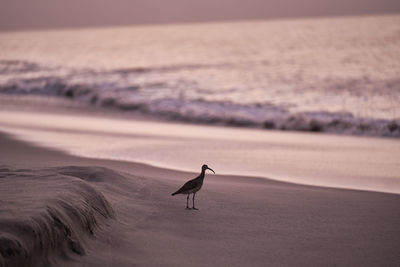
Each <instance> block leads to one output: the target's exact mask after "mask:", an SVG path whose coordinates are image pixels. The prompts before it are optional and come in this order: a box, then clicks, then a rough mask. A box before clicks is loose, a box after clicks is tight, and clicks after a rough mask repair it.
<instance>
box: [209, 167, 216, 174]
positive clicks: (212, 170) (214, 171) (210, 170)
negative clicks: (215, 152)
mask: <svg viewBox="0 0 400 267" xmlns="http://www.w3.org/2000/svg"><path fill="white" fill-rule="evenodd" d="M207 169H209V170H210V171H212V172H213V173H214V174H215V171H214V170H213V169H211V168H207Z"/></svg>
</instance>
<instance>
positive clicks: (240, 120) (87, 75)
mask: <svg viewBox="0 0 400 267" xmlns="http://www.w3.org/2000/svg"><path fill="white" fill-rule="evenodd" d="M227 68H228V69H229V68H235V66H233V65H232V66H229V65H227V64H218V65H174V66H163V67H154V68H131V69H114V70H94V69H92V70H90V69H80V70H77V69H72V70H71V69H60V68H53V69H51V68H45V67H41V66H39V65H38V64H36V63H33V62H26V61H15V60H14V61H4V60H3V61H0V74H1V75H0V76H2V79H1V80H0V93H1V94H15V95H42V96H54V97H62V98H67V99H71V100H74V101H80V102H83V103H86V104H88V105H93V106H97V107H100V108H108V109H114V110H119V111H124V112H127V111H128V112H136V113H141V114H147V115H153V116H157V117H160V118H163V119H167V120H176V121H184V122H192V123H206V124H219V125H230V126H239V127H258V128H266V129H275V130H289V131H310V132H327V133H337V134H352V135H368V136H387V137H400V119H399V118H396V117H392V118H390V119H388V118H382V117H370V116H363V115H359V114H358V115H354V112H352V111H350V110H346V109H343V110H340V111H330V110H320V109H315V108H314V109H312V108H311V111H310V107H305V106H303V107H300V106H298V105H297V104H295V103H296V102H293V101H292V102H290V101H289V102H281V103H280V102H277V101H272V100H271V101H268V100H265V99H264V100H263V101H259V98H258V96H257V95H259V94H260V92H258V91H254V92H253V93H254V96H252V95H251V94H252V92H251V90H249V92H248V94H247V95H246V94H245V92H243V90H239V89H229V90H228V89H226V88H224V89H217V88H209V89H207V88H204V87H201V86H199V84H198V82H197V81H196V80H190V79H183V78H182V76H183V75H182V73H185V72H187V71H189V72H194V73H195V72H196V71H203V70H208V71H209V70H210V69H212V70H213V71H217V72H223V71H224V69H227ZM290 83H293V84H294V83H295V81H291V82H290ZM372 83H373V81H370V80H368V79H365V78H363V79H361V80H360V81H357V80H349V81H345V80H334V81H330V82H329V81H324V86H325V87H324V88H325V89H323V90H325V91H329V92H334V93H335V94H341V93H343V90H345V89H344V88H348V89H347V90H349V91H351V94H353V96H351V97H350V98H351V99H353V102H354V99H357V98H363V97H364V98H365V95H363V93H365V94H371V95H374V94H378V93H375V92H373V89H371V88H372V87H371V85H370V84H372ZM299 86H305V85H304V84H303V85H299ZM375 86H380V87H381V88H383V89H382V90H379V94H383V93H384V91H385V90H386V93H387V96H385V97H386V98H387V101H389V100H390V99H391V98H390V92H392V91H393V90H394V93H396V92H397V91H398V90H399V88H400V80H391V81H387V82H382V81H378V82H377V83H375ZM349 88H350V89H349ZM368 88H370V89H368ZM351 89H354V90H353V91H352V90H351ZM321 90H322V89H321ZM323 90H322V91H323ZM363 90H364V91H363ZM288 92H289V91H288ZM288 92H286V93H288ZM289 93H290V94H291V95H289V96H288V97H287V99H291V98H301V91H300V93H297V91H293V92H289ZM262 94H263V95H264V94H265V95H267V96H268V95H274V94H275V93H274V92H272V93H271V92H269V91H268V90H267V89H266V90H265V92H264V91H263V92H262ZM357 94H360V96H358V95H357ZM236 95H238V96H236ZM396 95H397V93H396ZM326 96H331V93H329V94H327V95H326ZM324 97H325V96H324V95H322V96H318V97H317V98H316V100H315V101H327V100H325V99H324ZM379 97H381V95H379ZM244 98H246V99H247V100H246V101H244V100H243V99H244ZM307 101H308V100H307ZM393 101H395V99H394V100H393ZM388 105H389V106H388V107H386V108H389V109H390V105H391V104H390V103H388ZM395 105H396V104H395ZM371 112H372V113H373V111H371ZM389 117H390V116H389Z"/></svg>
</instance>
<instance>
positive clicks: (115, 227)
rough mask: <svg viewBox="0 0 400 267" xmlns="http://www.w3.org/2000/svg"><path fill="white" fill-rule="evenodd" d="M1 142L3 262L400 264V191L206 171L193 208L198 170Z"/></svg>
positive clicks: (0, 137) (4, 138) (0, 238)
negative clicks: (189, 187)
mask: <svg viewBox="0 0 400 267" xmlns="http://www.w3.org/2000/svg"><path fill="white" fill-rule="evenodd" d="M0 147H1V149H0V163H1V165H2V166H1V170H0V201H1V205H0V252H1V258H0V266H24V264H25V266H30V265H33V264H36V265H42V264H44V265H53V266H399V264H400V246H399V244H400V209H399V205H400V195H396V194H386V193H376V192H367V191H355V190H343V189H329V188H320V187H313V186H304V185H296V184H290V183H284V182H276V181H273V180H268V179H258V178H248V177H238V176H220V175H213V174H207V175H206V178H205V183H204V186H203V189H202V190H201V191H200V192H199V193H198V194H197V206H198V208H199V209H200V210H199V211H193V210H185V201H186V199H185V196H182V195H180V196H175V197H171V195H170V194H171V192H173V191H174V190H176V189H177V188H178V187H180V186H181V185H182V184H183V183H184V182H185V181H186V180H187V179H189V178H192V177H194V176H195V175H196V174H195V173H186V172H178V171H173V170H167V169H161V168H155V167H151V166H148V165H143V164H136V163H129V162H123V161H112V160H99V159H87V158H79V157H74V156H70V155H66V154H64V153H62V152H58V151H55V150H50V149H44V148H39V147H35V146H32V145H29V144H26V143H23V142H20V141H15V140H13V139H11V138H10V137H9V136H6V135H0ZM199 167H200V166H199ZM211 167H213V166H211ZM216 171H218V170H216Z"/></svg>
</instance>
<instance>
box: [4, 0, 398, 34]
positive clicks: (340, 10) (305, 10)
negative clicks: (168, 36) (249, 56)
mask: <svg viewBox="0 0 400 267" xmlns="http://www.w3.org/2000/svg"><path fill="white" fill-rule="evenodd" d="M390 13H400V0H0V30H24V29H48V28H66V27H67V28H75V27H97V26H114V25H131V24H161V23H176V22H203V21H222V20H246V19H274V18H289V17H313V16H343V15H366V14H390Z"/></svg>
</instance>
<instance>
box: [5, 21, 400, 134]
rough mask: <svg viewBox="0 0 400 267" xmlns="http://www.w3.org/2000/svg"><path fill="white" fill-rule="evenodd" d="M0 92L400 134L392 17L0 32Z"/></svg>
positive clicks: (173, 115)
mask: <svg viewBox="0 0 400 267" xmlns="http://www.w3.org/2000/svg"><path fill="white" fill-rule="evenodd" d="M2 94H14V95H24V96H26V95H43V96H54V97H61V98H68V99H72V100H74V101H79V102H82V103H85V104H87V105H91V106H97V107H100V108H104V109H112V110H117V111H121V112H133V113H138V114H143V115H151V116H155V117H158V118H160V119H165V120H174V121H184V122H192V123H203V124H218V125H230V126H240V127H256V128H266V129H277V130H295V131H312V132H328V133H339V134H353V135H368V136H388V137H400V104H399V103H400V15H390V16H389V15H387V16H359V17H339V18H304V19H286V20H269V21H267V20H266V21H238V22H218V23H193V24H171V25H145V26H143V25H142V26H125V27H108V28H85V29H84V28H83V29H57V30H42V31H16V32H1V33H0V97H1V95H2Z"/></svg>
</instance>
